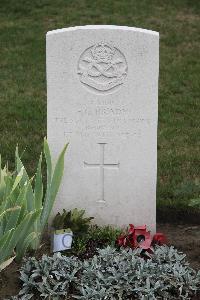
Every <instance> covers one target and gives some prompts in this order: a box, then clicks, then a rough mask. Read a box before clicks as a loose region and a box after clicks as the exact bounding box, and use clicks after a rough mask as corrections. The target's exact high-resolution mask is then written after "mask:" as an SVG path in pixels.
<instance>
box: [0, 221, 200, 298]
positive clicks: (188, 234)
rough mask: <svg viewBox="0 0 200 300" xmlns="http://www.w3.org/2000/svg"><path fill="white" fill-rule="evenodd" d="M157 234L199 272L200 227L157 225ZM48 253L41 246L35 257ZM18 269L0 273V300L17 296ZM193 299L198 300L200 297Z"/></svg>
mask: <svg viewBox="0 0 200 300" xmlns="http://www.w3.org/2000/svg"><path fill="white" fill-rule="evenodd" d="M157 232H162V233H164V234H165V235H166V236H167V239H168V244H169V245H174V246H175V247H176V248H177V249H178V250H180V251H182V252H184V253H185V254H186V255H187V260H188V261H189V262H190V265H191V267H192V268H194V269H196V270H200V225H191V224H187V225H186V224H185V225H177V224H176V225H174V224H168V223H167V224H157ZM99 243H100V245H98V246H101V245H103V241H100V242H99ZM96 246H97V245H96V243H94V242H92V241H89V244H88V253H84V255H82V257H80V258H86V257H91V256H92V252H95V247H96ZM89 249H90V250H89ZM48 252H49V246H48V245H46V244H43V246H42V248H41V249H40V251H39V253H37V255H36V256H38V257H40V256H41V255H42V254H43V253H48ZM19 268H20V265H18V264H16V263H15V262H13V263H12V264H11V265H10V266H9V267H7V268H6V269H5V270H4V271H2V272H1V273H0V300H3V299H5V298H6V297H9V296H13V295H16V294H18V292H19V290H20V280H19ZM194 299H200V296H197V297H196V298H194Z"/></svg>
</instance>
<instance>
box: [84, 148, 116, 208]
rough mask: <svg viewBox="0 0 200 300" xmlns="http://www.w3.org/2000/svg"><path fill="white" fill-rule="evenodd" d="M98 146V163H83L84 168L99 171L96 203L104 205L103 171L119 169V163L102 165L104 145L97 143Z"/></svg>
mask: <svg viewBox="0 0 200 300" xmlns="http://www.w3.org/2000/svg"><path fill="white" fill-rule="evenodd" d="M98 144H99V145H100V163H87V162H85V161H84V166H85V167H86V168H99V170H100V180H101V181H100V184H101V186H100V188H101V196H100V199H99V200H98V201H97V202H100V203H105V197H104V194H105V189H104V182H105V178H104V170H105V169H107V168H108V169H119V162H118V163H117V164H105V163H104V154H105V145H106V143H98Z"/></svg>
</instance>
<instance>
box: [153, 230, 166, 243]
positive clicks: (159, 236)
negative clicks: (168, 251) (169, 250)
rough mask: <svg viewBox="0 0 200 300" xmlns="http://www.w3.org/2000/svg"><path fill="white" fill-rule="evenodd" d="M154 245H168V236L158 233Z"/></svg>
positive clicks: (154, 238) (154, 237)
mask: <svg viewBox="0 0 200 300" xmlns="http://www.w3.org/2000/svg"><path fill="white" fill-rule="evenodd" d="M152 243H153V244H157V245H159V246H161V245H163V244H167V238H166V236H165V235H164V234H163V233H161V232H157V233H156V234H155V235H154V236H153V241H152Z"/></svg>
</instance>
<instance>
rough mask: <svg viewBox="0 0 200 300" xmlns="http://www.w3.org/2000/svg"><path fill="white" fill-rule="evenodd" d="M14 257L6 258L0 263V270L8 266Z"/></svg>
mask: <svg viewBox="0 0 200 300" xmlns="http://www.w3.org/2000/svg"><path fill="white" fill-rule="evenodd" d="M14 259H15V256H13V257H11V258H9V259H7V260H6V261H4V262H3V263H1V264H0V272H1V271H2V270H4V269H5V268H6V267H8V266H9V265H10V264H11V263H12V262H13V260H14Z"/></svg>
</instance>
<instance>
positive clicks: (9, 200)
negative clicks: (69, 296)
mask: <svg viewBox="0 0 200 300" xmlns="http://www.w3.org/2000/svg"><path fill="white" fill-rule="evenodd" d="M23 172H24V169H23V168H21V170H20V172H19V173H17V175H16V176H15V175H13V174H11V173H9V172H8V170H7V167H4V169H1V159H0V270H1V269H2V268H3V267H5V266H6V265H7V264H8V263H9V262H11V261H12V259H13V258H10V257H11V256H13V257H15V255H16V258H17V259H21V258H22V257H23V255H24V253H25V251H26V249H27V247H28V245H29V244H30V241H32V240H34V238H35V237H36V235H35V233H34V232H30V228H31V226H32V225H33V224H34V222H35V221H36V219H37V218H38V217H39V215H40V210H33V211H30V212H28V211H27V209H26V195H27V188H28V184H24V186H23V188H22V189H20V188H19V183H20V181H21V180H22V177H23ZM14 249H15V250H16V251H15V253H14Z"/></svg>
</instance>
